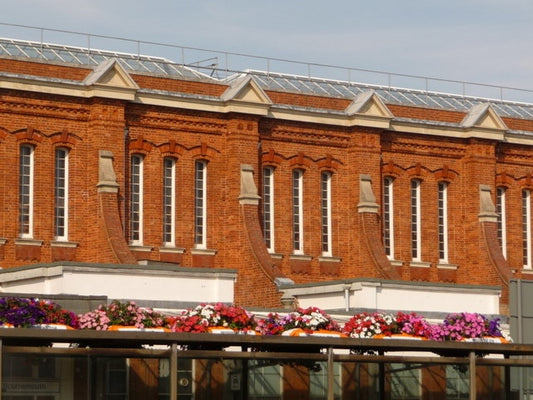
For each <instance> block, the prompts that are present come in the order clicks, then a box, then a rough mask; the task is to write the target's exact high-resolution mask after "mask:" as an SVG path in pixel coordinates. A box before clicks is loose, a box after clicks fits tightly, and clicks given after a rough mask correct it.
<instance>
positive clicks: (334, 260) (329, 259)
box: [318, 256, 342, 263]
mask: <svg viewBox="0 0 533 400" xmlns="http://www.w3.org/2000/svg"><path fill="white" fill-rule="evenodd" d="M318 261H320V262H331V263H340V262H341V261H342V258H340V257H333V256H319V257H318Z"/></svg>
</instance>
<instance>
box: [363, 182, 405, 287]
mask: <svg viewBox="0 0 533 400" xmlns="http://www.w3.org/2000/svg"><path fill="white" fill-rule="evenodd" d="M359 182H360V186H359V187H360V194H359V204H358V205H357V208H358V210H359V215H360V216H361V217H360V223H361V233H362V235H361V238H362V239H361V240H363V241H364V242H365V243H366V247H367V249H368V252H369V254H370V257H371V258H372V261H373V262H374V266H375V268H376V270H377V272H378V274H379V276H380V277H383V278H385V279H401V276H400V273H399V272H398V271H397V270H396V269H395V268H394V267H393V266H392V264H391V262H390V261H389V259H388V258H387V255H386V254H385V249H384V247H383V241H382V239H381V236H380V232H381V228H380V226H379V219H378V204H377V203H376V196H375V195H374V192H373V190H372V179H371V178H370V175H364V174H362V175H360V180H359Z"/></svg>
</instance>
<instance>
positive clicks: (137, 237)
mask: <svg viewBox="0 0 533 400" xmlns="http://www.w3.org/2000/svg"><path fill="white" fill-rule="evenodd" d="M143 180H144V177H143V156H141V155H139V154H134V155H132V156H131V162H130V244H133V245H141V244H142V243H143V184H144V182H143Z"/></svg>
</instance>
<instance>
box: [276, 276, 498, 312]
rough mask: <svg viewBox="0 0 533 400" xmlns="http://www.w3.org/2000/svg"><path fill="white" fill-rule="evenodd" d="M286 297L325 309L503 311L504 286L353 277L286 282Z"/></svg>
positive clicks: (305, 304) (307, 305)
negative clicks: (322, 280) (321, 280)
mask: <svg viewBox="0 0 533 400" xmlns="http://www.w3.org/2000/svg"><path fill="white" fill-rule="evenodd" d="M280 291H281V292H283V298H285V299H291V298H292V299H294V300H295V301H296V303H297V304H298V305H299V306H300V307H304V308H305V307H309V306H315V307H319V308H322V309H324V310H345V311H347V312H348V311H350V310H354V309H364V310H376V311H383V312H388V311H404V312H411V311H413V312H420V313H423V312H426V313H429V312H431V313H433V312H438V313H454V312H477V313H481V314H487V315H497V314H499V313H500V308H499V304H500V295H501V289H500V288H499V287H495V286H476V285H454V284H439V283H426V282H403V281H387V280H378V279H353V280H343V281H330V282H318V283H314V284H302V285H286V286H282V287H281V288H280Z"/></svg>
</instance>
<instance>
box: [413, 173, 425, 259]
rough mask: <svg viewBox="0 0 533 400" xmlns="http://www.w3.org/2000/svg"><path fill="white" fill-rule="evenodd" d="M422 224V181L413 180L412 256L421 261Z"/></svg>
mask: <svg viewBox="0 0 533 400" xmlns="http://www.w3.org/2000/svg"><path fill="white" fill-rule="evenodd" d="M421 239H422V233H421V226H420V181H419V180H418V179H413V180H412V181H411V258H412V259H413V261H420V256H421V255H420V253H421V244H422V243H421Z"/></svg>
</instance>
